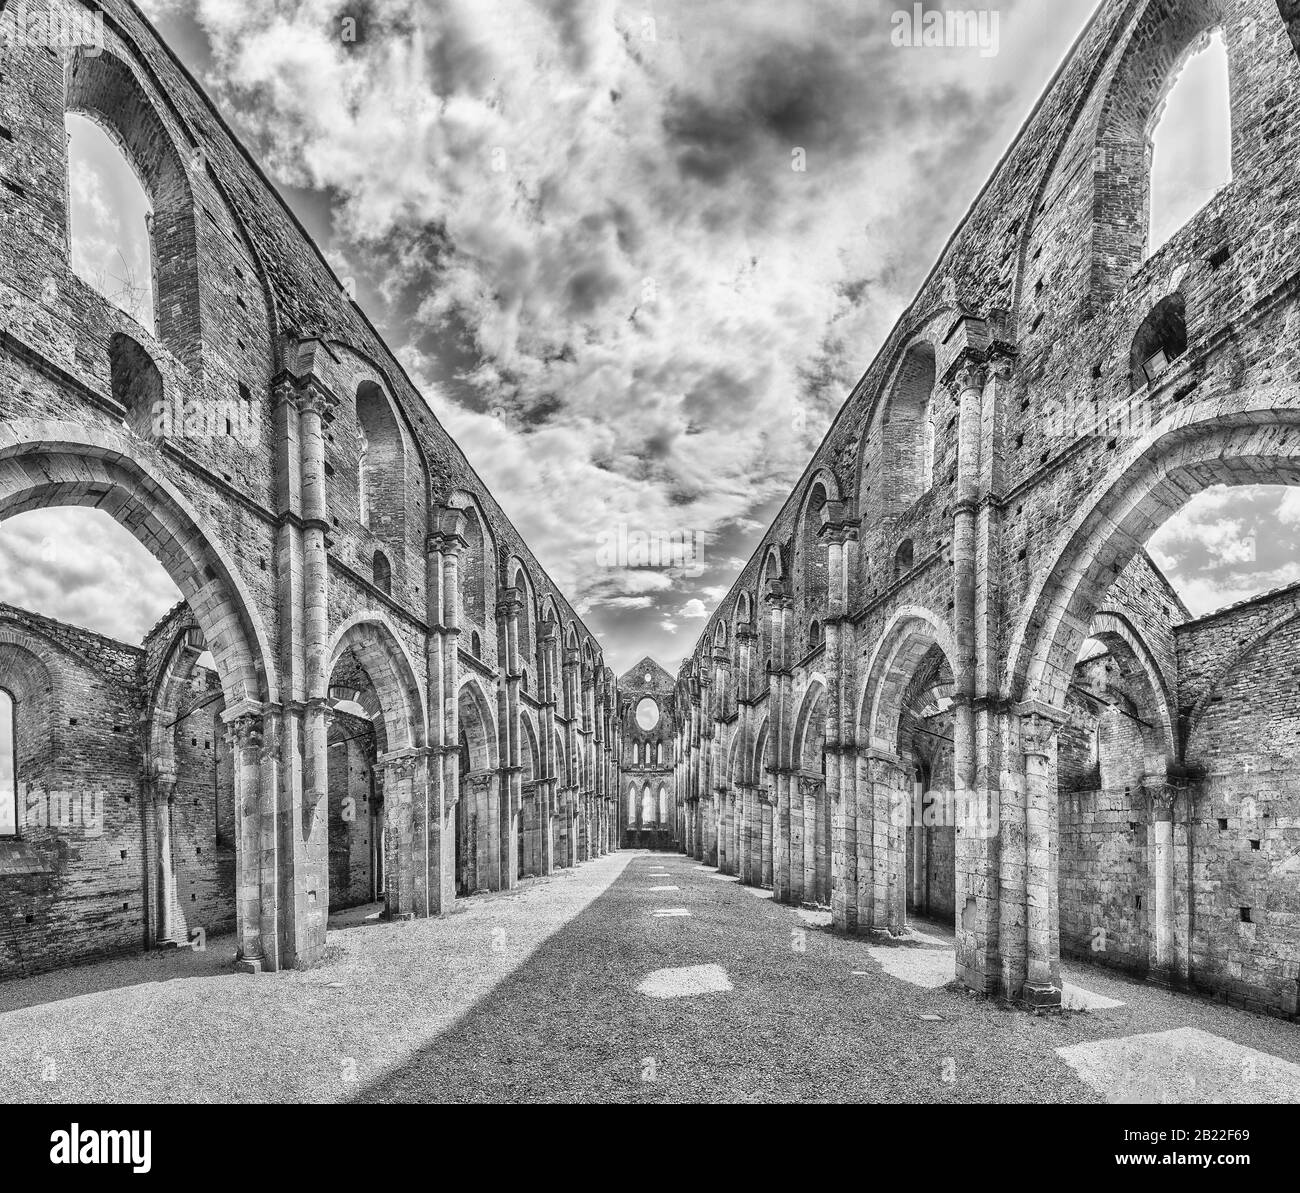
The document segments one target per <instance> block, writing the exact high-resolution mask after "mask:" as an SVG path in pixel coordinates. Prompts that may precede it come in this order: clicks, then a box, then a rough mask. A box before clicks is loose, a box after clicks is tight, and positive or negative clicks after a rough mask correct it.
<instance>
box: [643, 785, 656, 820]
mask: <svg viewBox="0 0 1300 1193" xmlns="http://www.w3.org/2000/svg"><path fill="white" fill-rule="evenodd" d="M657 822H658V818H657V817H656V815H655V797H654V796H653V795H652V794H651V792H650V784H649V783H647V784H646V785H645V786H644V787H642V788H641V823H642V824H656V823H657Z"/></svg>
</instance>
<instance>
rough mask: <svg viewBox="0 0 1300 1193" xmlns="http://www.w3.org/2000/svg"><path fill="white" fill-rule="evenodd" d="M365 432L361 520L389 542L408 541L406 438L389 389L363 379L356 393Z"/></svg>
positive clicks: (360, 481) (359, 420) (360, 468)
mask: <svg viewBox="0 0 1300 1193" xmlns="http://www.w3.org/2000/svg"><path fill="white" fill-rule="evenodd" d="M354 400H355V403H356V411H357V429H358V432H359V434H360V436H361V446H360V464H359V466H358V476H357V490H358V496H359V510H360V513H361V518H360V521H361V524H362V525H363V526H365V527H366V528H367V529H368V530H370V531H371V532H372V533H374V534H375V535H376V537H378V538H379V539H381V540H382V541H384V542H386V543H391V544H396V545H397V546H399V547H400V546H402V545H403V544H404V543H405V541H406V502H407V497H406V488H407V469H406V441H405V438H404V436H403V434H402V427H401V422H400V420H399V419H398V417H397V412H396V409H395V408H394V406H393V401H392V399H391V398H390V397H389V395H388V393H387V391H386V390H385V389H384V388H383V387H382V386H381V385H380V384H379V383H378V382H376V381H369V380H367V381H362V382H361V383H360V384H359V385H358V386H357V390H356V395H355V399H354Z"/></svg>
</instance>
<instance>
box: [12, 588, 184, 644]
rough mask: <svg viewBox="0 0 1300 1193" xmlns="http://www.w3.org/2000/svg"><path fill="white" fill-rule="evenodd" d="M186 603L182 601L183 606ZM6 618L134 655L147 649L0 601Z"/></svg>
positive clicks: (70, 622) (74, 623)
mask: <svg viewBox="0 0 1300 1193" xmlns="http://www.w3.org/2000/svg"><path fill="white" fill-rule="evenodd" d="M184 603H185V602H184V601H182V602H181V604H184ZM5 617H15V618H17V619H19V620H26V621H33V622H36V623H38V624H39V625H44V626H51V627H53V628H54V629H58V630H71V631H72V632H73V633H74V634H78V635H80V636H82V637H85V638H87V639H91V640H92V641H94V642H103V643H105V644H106V645H108V646H111V647H113V648H114V649H115V650H124V651H129V652H130V653H132V654H137V655H143V654H145V648H144V647H143V646H132V645H131V643H129V642H123V641H122V640H121V639H120V638H110V637H109V636H108V635H107V634H101V633H100V632H99V631H98V630H90V629H87V628H86V627H85V626H80V625H77V624H76V622H72V621H60V620H59V619H58V618H57V617H47V616H46V615H45V614H44V613H36V612H35V611H33V610H31V609H24V608H23V607H22V606H21V605H11V604H9V603H8V602H7V601H0V620H3V619H4V618H5Z"/></svg>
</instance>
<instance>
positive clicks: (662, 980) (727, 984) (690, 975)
mask: <svg viewBox="0 0 1300 1193" xmlns="http://www.w3.org/2000/svg"><path fill="white" fill-rule="evenodd" d="M730 989H732V985H731V979H730V978H728V977H727V971H726V970H725V969H723V968H722V966H721V965H683V966H680V967H679V968H677V969H656V970H655V971H654V972H653V973H650V974H647V975H646V976H645V977H644V978H642V979H641V984H640V985H639V986H637V993H639V994H644V995H647V996H648V997H650V998H690V997H693V996H694V995H697V994H714V993H718V992H720V991H726V990H730Z"/></svg>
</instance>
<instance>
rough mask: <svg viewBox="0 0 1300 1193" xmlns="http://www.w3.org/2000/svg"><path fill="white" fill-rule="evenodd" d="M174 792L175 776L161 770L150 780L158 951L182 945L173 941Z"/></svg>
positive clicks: (174, 916) (156, 945)
mask: <svg viewBox="0 0 1300 1193" xmlns="http://www.w3.org/2000/svg"><path fill="white" fill-rule="evenodd" d="M175 792H176V775H175V774H174V773H172V772H170V771H161V770H160V771H158V772H157V773H155V774H154V775H153V776H152V778H151V779H150V782H149V796H150V799H151V800H152V802H153V812H154V833H155V836H156V837H157V850H158V858H157V866H158V879H157V888H156V894H157V912H158V925H157V930H156V931H155V933H154V940H153V947H154V948H160V949H174V948H176V947H177V945H178V944H180V943H181V942H180V941H179V940H177V938H176V867H175V862H174V861H173V859H172V800H173V798H174V796H175Z"/></svg>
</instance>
